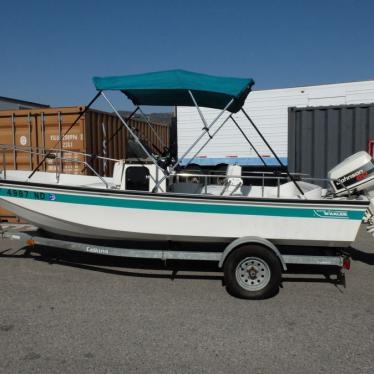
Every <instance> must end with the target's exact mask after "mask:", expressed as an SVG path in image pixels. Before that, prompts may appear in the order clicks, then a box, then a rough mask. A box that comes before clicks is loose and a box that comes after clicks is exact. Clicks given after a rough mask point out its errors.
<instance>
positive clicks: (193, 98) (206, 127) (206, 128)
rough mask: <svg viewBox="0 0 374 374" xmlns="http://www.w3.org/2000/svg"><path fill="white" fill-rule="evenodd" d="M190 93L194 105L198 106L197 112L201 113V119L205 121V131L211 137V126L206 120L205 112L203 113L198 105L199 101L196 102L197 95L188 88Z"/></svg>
mask: <svg viewBox="0 0 374 374" xmlns="http://www.w3.org/2000/svg"><path fill="white" fill-rule="evenodd" d="M188 93H189V94H190V96H191V99H192V101H193V103H194V105H195V107H196V109H197V112H198V113H199V116H200V118H201V120H202V121H203V124H204V127H203V130H205V131H206V132H207V134H208V135H209V137H210V136H211V135H210V134H209V126H208V123H207V122H206V119H205V117H204V116H203V113H202V111H201V109H200V107H199V106H198V105H197V102H196V99H195V96H194V95H193V94H192V92H191V90H188Z"/></svg>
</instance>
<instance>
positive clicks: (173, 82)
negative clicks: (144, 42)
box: [93, 70, 255, 113]
mask: <svg viewBox="0 0 374 374" xmlns="http://www.w3.org/2000/svg"><path fill="white" fill-rule="evenodd" d="M93 82H94V84H95V87H96V89H97V90H99V91H110V90H116V91H122V92H123V93H124V94H125V95H126V96H127V97H128V98H129V99H130V100H131V101H132V102H133V104H134V105H155V106H173V105H177V106H194V103H193V101H192V98H191V96H190V94H189V92H188V91H189V90H190V91H191V92H192V93H193V96H194V97H195V99H196V102H197V104H198V105H199V106H203V107H208V108H215V109H223V108H225V107H226V105H227V104H228V103H229V101H230V100H231V99H233V100H234V101H233V103H232V104H231V105H230V107H229V108H228V109H227V110H229V111H230V112H232V113H236V112H237V111H238V110H239V109H240V108H241V107H242V106H243V104H244V101H245V99H246V97H247V96H248V94H249V92H250V91H251V88H252V86H253V85H254V83H255V82H254V81H253V79H251V78H247V79H245V78H229V77H216V76H212V75H206V74H199V73H193V72H190V71H186V70H167V71H159V72H153V73H146V74H136V75H122V76H115V77H94V78H93Z"/></svg>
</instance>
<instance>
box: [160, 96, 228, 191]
mask: <svg viewBox="0 0 374 374" xmlns="http://www.w3.org/2000/svg"><path fill="white" fill-rule="evenodd" d="M233 102H234V99H231V100H230V101H229V102H228V103H227V105H226V106H225V107H224V108H223V109H222V110H221V112H220V113H219V114H218V115H217V117H216V118H215V119H214V120H213V121H212V122H211V123H210V125H209V126H208V127H207V128H206V129H205V128H204V129H203V131H202V133H201V134H200V136H199V137H198V138H197V139H196V140H195V142H194V143H193V144H192V145H191V146H190V148H188V149H187V151H186V152H184V154H183V156H182V157H181V158H180V159H179V160H178V161H177V162H176V163H175V164H174V165H173V166H172V167H171V168H170V171H169V172H170V173H172V172H173V171H174V170H175V169H176V167H177V166H178V165H180V164H181V162H182V161H183V160H184V158H185V157H186V156H187V155H188V154H189V153H190V152H191V150H192V149H193V148H194V147H195V146H196V144H197V143H198V142H199V141H200V140H201V138H202V137H203V136H204V135H205V133H206V132H207V133H208V134H209V130H210V129H211V128H212V126H213V125H214V124H215V123H216V122H217V121H218V120H219V118H220V117H221V116H222V114H223V113H224V112H225V111H226V109H227V108H229V106H230V105H231V104H232V103H233ZM225 122H226V121H225ZM209 137H210V138H212V137H211V136H210V135H209ZM195 157H196V156H195ZM165 178H166V176H164V177H163V178H161V179H160V181H159V182H158V184H157V185H156V187H155V188H157V187H158V185H159V184H161V183H162V182H163V181H164V180H165Z"/></svg>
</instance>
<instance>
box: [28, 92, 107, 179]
mask: <svg viewBox="0 0 374 374" xmlns="http://www.w3.org/2000/svg"><path fill="white" fill-rule="evenodd" d="M101 92H102V91H99V92H98V93H97V94H96V95H95V97H94V98H93V99H92V100H91V101H90V102H89V103H88V104H87V106H86V107H85V108H84V110H83V111H82V112H80V113H79V115H78V117H77V118H76V119H75V121H74V122H73V123H72V124H71V125H70V126H69V128H68V129H67V130H66V131H65V134H64V135H63V136H61V138H60V139H59V140H58V141H57V142H56V144H55V145H54V146H53V147H52V149H54V148H56V147H57V145H58V144H59V143H61V142H62V140H63V139H64V138H65V136H66V135H67V133H68V132H69V131H70V130H71V129H72V128H73V127H74V126H75V125H76V124H77V123H78V121H79V120H80V119H81V118H82V116H83V115H84V114H85V113H86V112H87V111H88V109H90V107H91V106H92V105H93V103H94V102H95V101H96V100H97V98H98V97H99V96H100V94H101ZM50 155H51V152H50V151H49V152H47V153H46V154H45V155H44V157H43V158H42V160H41V161H40V162H39V163H38V165H36V167H35V168H34V170H33V171H32V172H31V173H30V175H29V176H28V177H27V179H30V178H31V177H32V176H33V175H34V174H35V172H36V171H37V170H38V169H39V168H40V166H41V165H42V164H43V162H44V161H45V160H46V159H47V158H48V157H49V156H50Z"/></svg>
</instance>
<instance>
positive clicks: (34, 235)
mask: <svg viewBox="0 0 374 374" xmlns="http://www.w3.org/2000/svg"><path fill="white" fill-rule="evenodd" d="M0 238H1V239H3V240H5V239H7V240H15V241H19V242H21V243H23V244H25V246H26V247H29V248H32V247H35V246H39V245H40V246H46V247H55V248H60V249H65V250H70V251H74V252H81V253H89V254H95V255H101V256H115V257H123V258H137V259H154V260H156V259H159V260H162V261H164V262H166V261H167V260H189V261H194V260H195V261H210V262H216V263H218V268H220V269H223V270H224V274H225V284H226V282H227V281H228V280H230V278H231V276H235V275H233V274H232V273H234V271H233V269H232V266H233V264H232V262H233V261H232V259H233V258H234V257H235V256H237V254H240V251H243V250H244V251H245V250H247V251H248V250H250V246H252V247H253V246H255V248H252V249H254V250H256V248H257V251H260V252H257V255H256V253H254V255H253V257H252V258H253V259H255V262H256V264H257V265H258V268H257V267H252V269H253V271H252V273H250V272H249V276H248V275H247V272H246V276H247V278H248V279H247V280H245V282H248V281H249V282H251V281H252V280H256V282H257V278H259V277H260V276H262V277H264V275H261V271H260V270H261V269H262V271H264V274H265V278H266V266H267V265H266V264H267V262H269V263H271V260H272V258H273V260H274V259H275V262H276V263H277V267H278V270H279V282H281V280H280V275H281V273H285V272H287V271H288V267H287V266H288V265H316V266H327V267H330V268H333V269H336V271H335V272H334V273H333V274H336V280H334V281H333V283H334V284H339V285H343V286H344V287H345V285H346V283H345V273H344V270H348V269H349V268H350V259H349V256H348V255H347V254H346V253H344V252H334V253H333V254H332V255H331V254H328V255H314V254H307V255H300V254H284V253H281V252H280V250H279V249H278V248H277V247H276V246H275V245H274V244H273V243H271V242H270V241H268V240H267V239H264V238H259V237H244V238H238V239H236V240H233V241H232V242H231V243H229V244H228V245H227V246H226V248H225V249H224V250H223V251H216V252H214V251H196V250H169V249H165V250H163V249H152V248H149V249H138V248H122V247H113V246H105V245H98V244H88V243H81V242H77V241H68V240H62V239H55V238H53V237H49V236H45V234H44V233H43V232H42V231H40V230H39V228H38V227H36V226H33V225H30V224H8V223H6V224H1V225H0ZM261 251H262V252H263V254H268V255H271V257H272V258H271V257H270V261H266V258H265V261H263V258H262V255H261ZM327 253H329V251H327ZM265 257H266V256H265ZM246 258H248V257H246ZM257 261H259V262H258V263H257ZM256 264H255V265H256ZM245 265H248V264H245ZM249 265H250V264H249ZM236 268H237V266H236ZM256 269H258V272H259V273H260V274H259V275H257V270H256ZM236 271H237V270H236ZM272 273H274V269H272ZM275 273H276V272H275ZM237 274H238V273H237ZM240 274H241V273H239V276H241V277H243V274H241V275H240ZM251 274H252V275H251ZM236 276H238V275H236ZM258 282H259V283H260V282H262V279H261V278H259V280H258ZM253 291H255V289H254V290H253ZM229 292H230V291H229ZM234 294H235V296H238V295H237V293H236V292H234ZM253 295H254V297H251V298H253V299H259V298H263V296H264V295H263V294H262V293H259V294H258V295H257V293H254V294H253ZM239 296H240V295H239ZM246 298H249V297H246Z"/></svg>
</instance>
